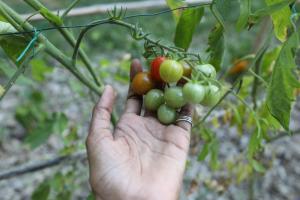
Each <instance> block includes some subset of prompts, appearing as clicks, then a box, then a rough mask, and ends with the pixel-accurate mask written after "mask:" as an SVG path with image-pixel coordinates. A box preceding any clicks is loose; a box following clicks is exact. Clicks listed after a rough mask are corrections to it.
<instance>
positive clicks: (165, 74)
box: [159, 59, 183, 83]
mask: <svg viewBox="0 0 300 200" xmlns="http://www.w3.org/2000/svg"><path fill="white" fill-rule="evenodd" d="M159 74H160V77H161V78H162V80H164V81H165V82H167V83H176V82H178V81H179V80H180V79H181V78H182V75H183V67H182V65H181V64H180V63H179V62H177V61H176V60H169V59H167V60H165V61H164V62H163V63H162V64H161V65H160V69H159Z"/></svg>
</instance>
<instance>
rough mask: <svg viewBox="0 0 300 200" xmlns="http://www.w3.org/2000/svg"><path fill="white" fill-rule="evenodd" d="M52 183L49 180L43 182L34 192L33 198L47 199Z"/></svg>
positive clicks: (35, 199)
mask: <svg viewBox="0 0 300 200" xmlns="http://www.w3.org/2000/svg"><path fill="white" fill-rule="evenodd" d="M50 189H51V188H50V185H49V183H48V182H42V183H41V184H40V185H39V186H38V187H37V188H36V189H35V191H34V192H33V194H32V196H31V199H32V200H47V199H48V197H49V194H50Z"/></svg>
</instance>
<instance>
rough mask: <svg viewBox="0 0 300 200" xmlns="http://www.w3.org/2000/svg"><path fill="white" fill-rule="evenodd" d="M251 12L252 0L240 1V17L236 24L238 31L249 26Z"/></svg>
mask: <svg viewBox="0 0 300 200" xmlns="http://www.w3.org/2000/svg"><path fill="white" fill-rule="evenodd" d="M250 12H251V0H241V1H240V17H239V20H238V22H237V24H236V28H237V30H238V31H241V30H242V29H243V28H244V27H245V26H246V25H247V24H248V19H249V16H250V14H251V13H250Z"/></svg>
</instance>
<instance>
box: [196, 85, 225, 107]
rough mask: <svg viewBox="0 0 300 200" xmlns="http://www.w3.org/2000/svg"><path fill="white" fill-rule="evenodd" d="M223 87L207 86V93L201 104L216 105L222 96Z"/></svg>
mask: <svg viewBox="0 0 300 200" xmlns="http://www.w3.org/2000/svg"><path fill="white" fill-rule="evenodd" d="M221 95H222V93H221V89H220V88H219V87H217V86H215V85H209V86H206V95H205V97H204V99H203V101H201V104H202V105H204V106H209V107H211V106H214V105H216V104H217V103H218V101H219V100H220V98H221Z"/></svg>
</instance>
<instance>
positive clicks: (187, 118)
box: [176, 116, 193, 127]
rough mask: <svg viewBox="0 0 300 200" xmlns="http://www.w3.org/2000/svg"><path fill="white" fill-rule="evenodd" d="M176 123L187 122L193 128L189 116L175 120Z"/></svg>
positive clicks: (191, 119)
mask: <svg viewBox="0 0 300 200" xmlns="http://www.w3.org/2000/svg"><path fill="white" fill-rule="evenodd" d="M177 122H187V123H189V124H190V125H191V126H192V127H193V118H192V117H190V116H181V117H179V118H178V119H177V120H176V123H177Z"/></svg>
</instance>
